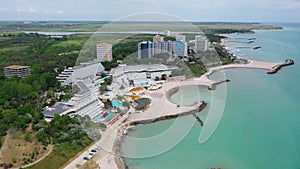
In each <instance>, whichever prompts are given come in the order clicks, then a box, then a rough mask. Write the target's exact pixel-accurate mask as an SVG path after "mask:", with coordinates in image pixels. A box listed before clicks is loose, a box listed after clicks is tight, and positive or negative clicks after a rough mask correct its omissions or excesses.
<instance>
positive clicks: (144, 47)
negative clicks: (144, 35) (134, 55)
mask: <svg viewBox="0 0 300 169" xmlns="http://www.w3.org/2000/svg"><path fill="white" fill-rule="evenodd" d="M153 47H154V44H153V42H150V41H143V42H140V43H139V44H138V58H139V59H145V58H152V57H153V52H154V51H153Z"/></svg>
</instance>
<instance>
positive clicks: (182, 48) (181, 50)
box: [175, 40, 188, 56]
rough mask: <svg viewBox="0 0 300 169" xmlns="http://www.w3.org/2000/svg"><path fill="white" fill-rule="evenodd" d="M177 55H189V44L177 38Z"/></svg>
mask: <svg viewBox="0 0 300 169" xmlns="http://www.w3.org/2000/svg"><path fill="white" fill-rule="evenodd" d="M175 45H176V47H175V55H176V56H187V53H188V52H187V51H188V45H187V43H186V42H185V41H183V40H176V41H175Z"/></svg>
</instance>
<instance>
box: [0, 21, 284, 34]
mask: <svg viewBox="0 0 300 169" xmlns="http://www.w3.org/2000/svg"><path fill="white" fill-rule="evenodd" d="M0 25H2V26H1V27H0V32H1V31H12V32H17V31H45V32H95V31H97V30H98V29H100V28H101V31H163V30H170V31H191V32H192V31H199V29H200V30H202V31H207V30H222V29H227V30H228V29H234V30H245V31H250V30H253V29H256V30H257V29H258V30H260V29H278V28H280V27H274V26H272V25H259V24H251V23H190V22H184V21H183V22H157V23H155V22H136V23H134V22H131V23H127V22H41V23H40V22H33V23H30V24H24V23H22V22H0ZM45 25H46V26H45ZM47 25H48V26H47Z"/></svg>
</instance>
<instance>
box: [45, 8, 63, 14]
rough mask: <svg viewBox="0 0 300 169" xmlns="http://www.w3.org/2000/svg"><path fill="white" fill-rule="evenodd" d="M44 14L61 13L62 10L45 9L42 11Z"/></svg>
mask: <svg viewBox="0 0 300 169" xmlns="http://www.w3.org/2000/svg"><path fill="white" fill-rule="evenodd" d="M44 13H45V14H63V13H64V12H63V11H61V10H48V9H47V10H45V11H44Z"/></svg>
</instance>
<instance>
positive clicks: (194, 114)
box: [192, 113, 203, 126]
mask: <svg viewBox="0 0 300 169" xmlns="http://www.w3.org/2000/svg"><path fill="white" fill-rule="evenodd" d="M192 115H193V116H194V117H195V118H196V120H197V121H198V122H199V124H200V125H201V126H203V121H202V120H201V119H200V117H199V116H197V114H196V113H193V114H192Z"/></svg>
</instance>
